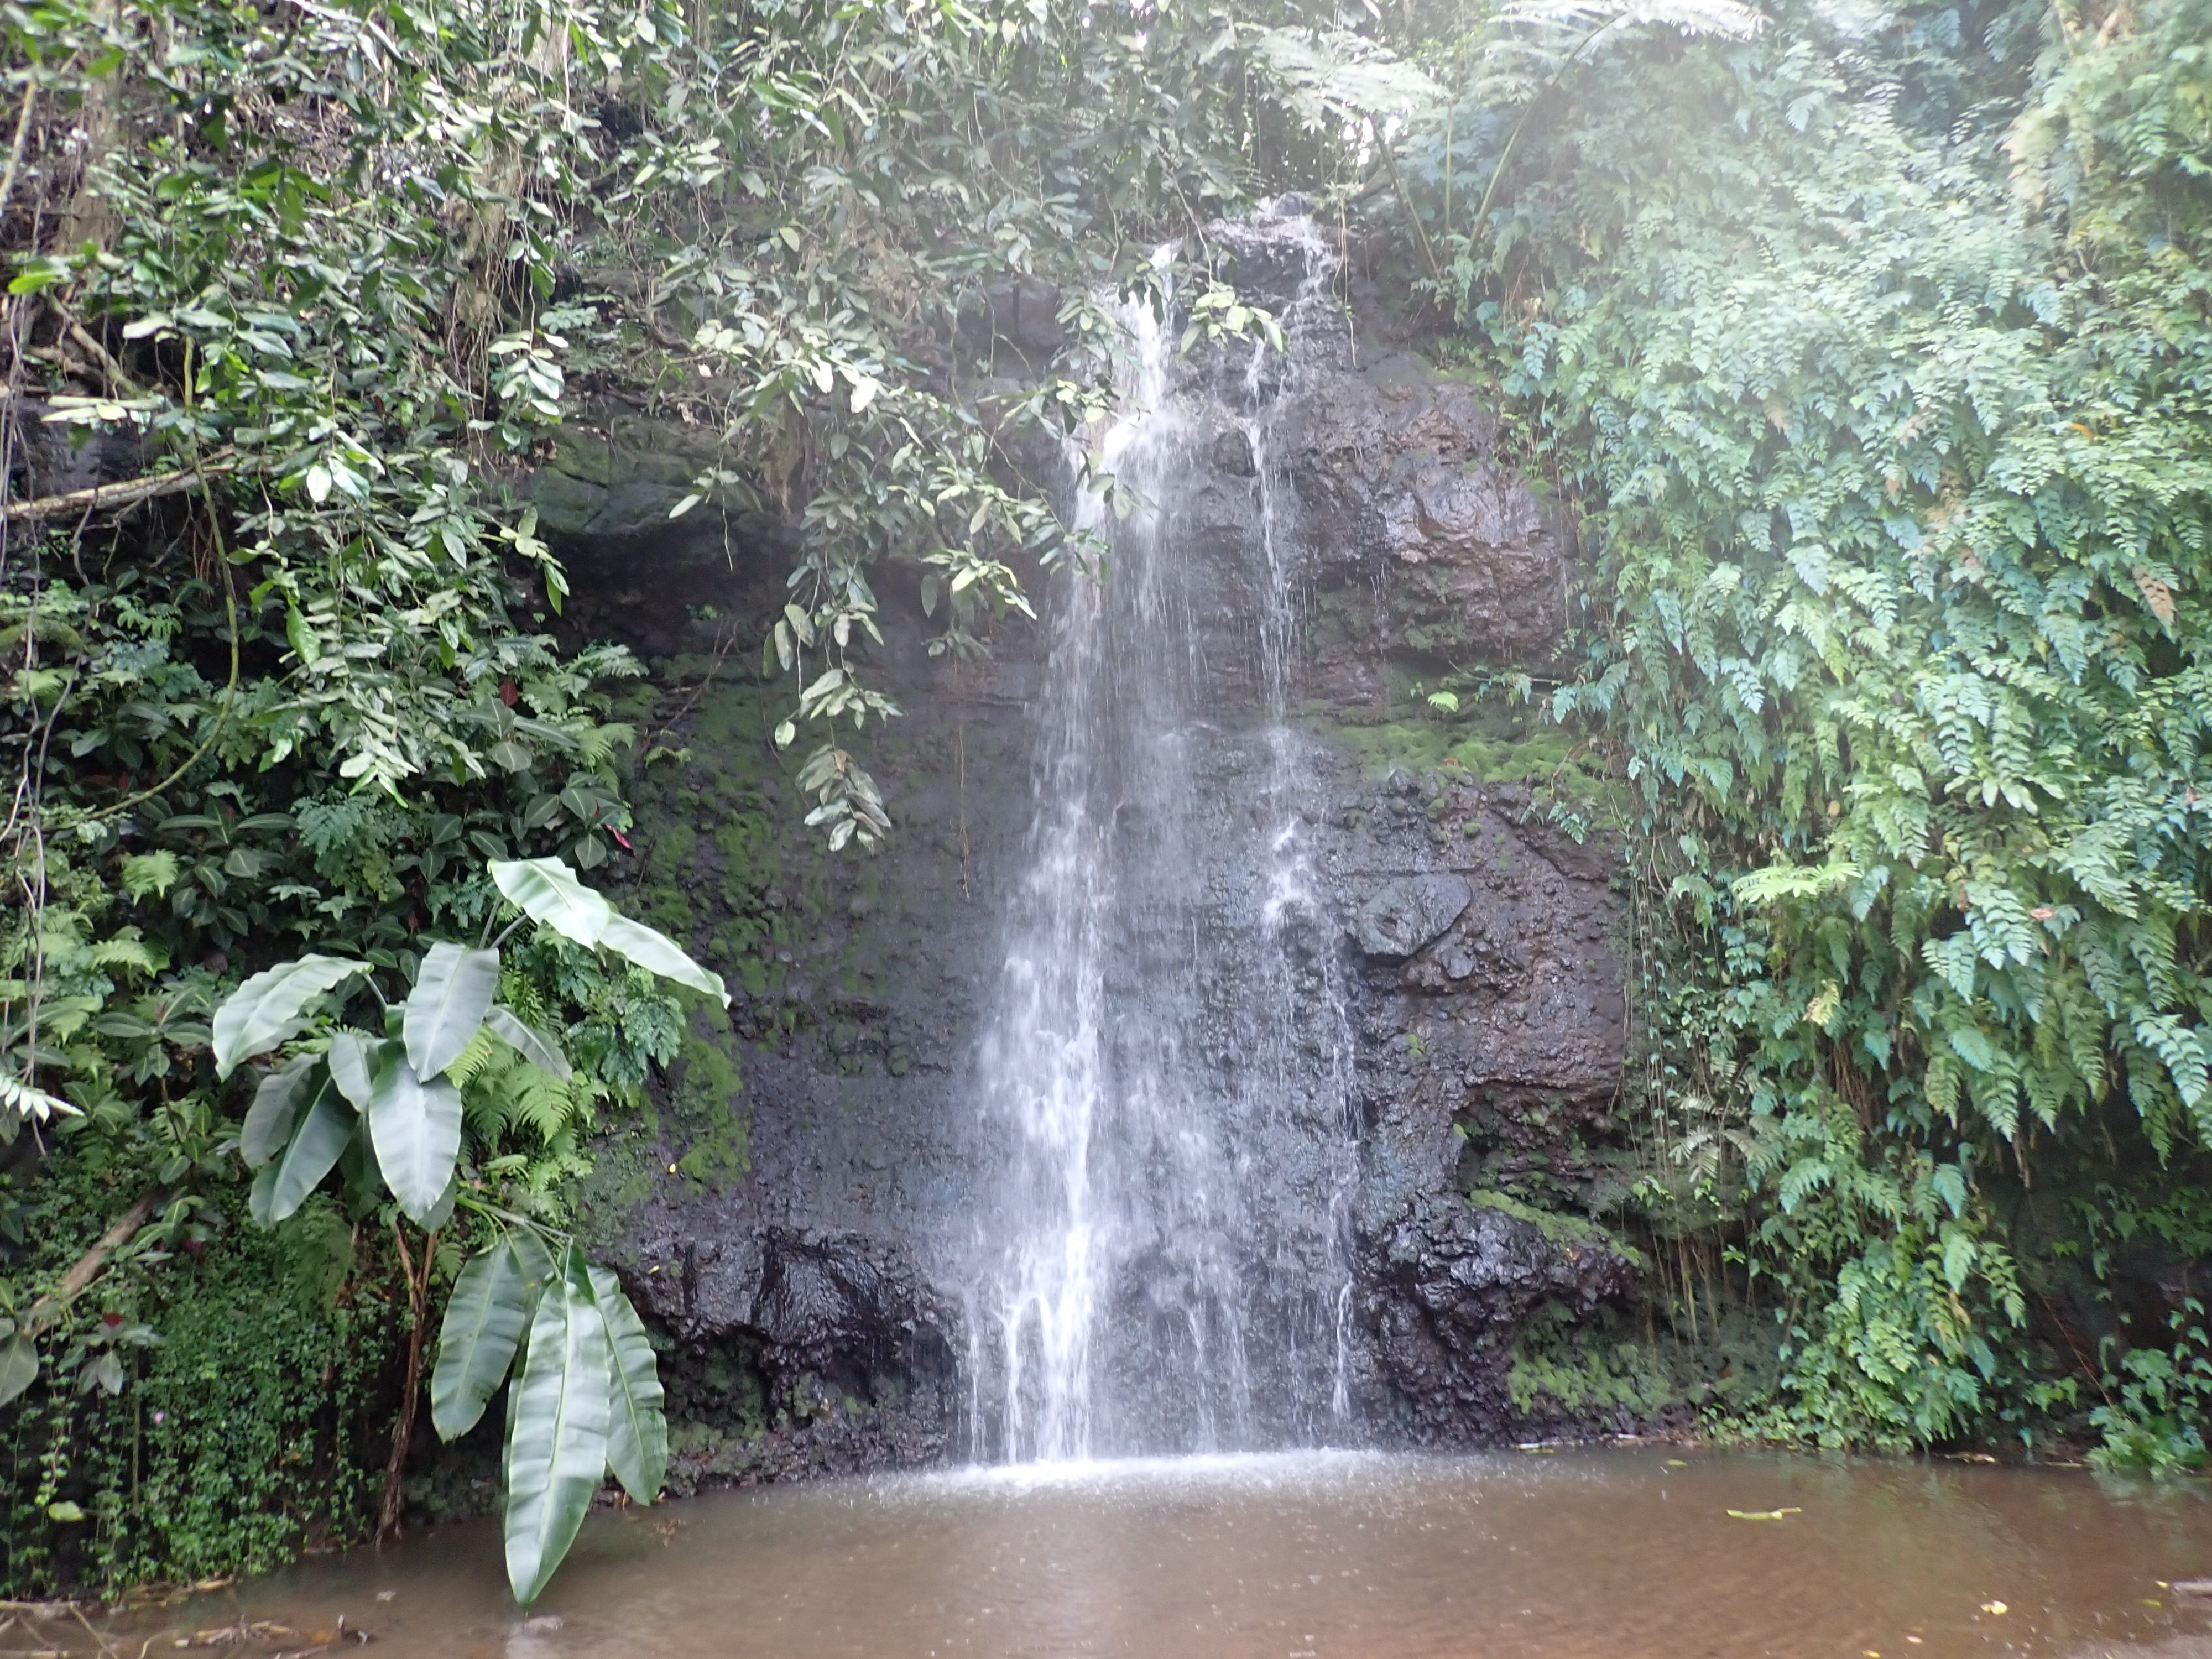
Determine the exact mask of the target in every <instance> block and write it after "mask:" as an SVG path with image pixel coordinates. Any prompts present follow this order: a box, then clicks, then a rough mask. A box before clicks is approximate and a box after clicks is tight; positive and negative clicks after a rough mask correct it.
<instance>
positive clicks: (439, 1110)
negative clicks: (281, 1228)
mask: <svg viewBox="0 0 2212 1659" xmlns="http://www.w3.org/2000/svg"><path fill="white" fill-rule="evenodd" d="M490 873H491V878H492V879H493V881H494V882H495V883H496V884H498V887H499V890H500V891H501V894H503V895H504V896H506V897H507V900H508V901H509V902H510V903H511V905H512V907H513V908H514V909H515V911H516V912H517V913H518V914H517V915H515V917H514V919H513V921H512V922H510V923H509V924H508V926H507V929H506V931H505V932H503V933H501V934H500V935H498V937H497V938H489V937H487V938H485V939H482V940H480V942H479V943H477V944H476V945H463V944H458V943H454V942H452V941H440V942H438V943H435V944H433V945H430V946H429V948H428V950H427V951H425V952H424V953H423V955H422V959H421V965H420V967H419V968H418V969H417V970H416V975H415V983H414V985H413V986H412V987H411V988H410V989H409V991H408V992H407V994H406V995H405V997H404V999H402V1000H398V1001H392V1000H387V999H386V995H385V994H384V991H383V989H382V987H380V986H379V984H378V982H377V975H376V970H375V969H374V968H373V967H372V966H371V964H369V963H366V962H360V961H356V960H354V959H352V958H349V957H326V956H305V957H300V958H298V959H297V960H296V961H292V962H287V963H281V964H280V965H278V966H276V967H274V968H270V969H266V970H265V971H264V972H262V973H258V974H256V975H253V976H252V978H251V979H249V980H247V981H246V982H245V983H244V984H243V985H241V986H240V987H239V988H238V989H237V990H236V991H235V992H234V993H233V994H231V995H230V996H229V997H228V999H226V1000H224V1002H223V1003H222V1006H220V1007H219V1008H217V1009H216V1013H215V1019H214V1022H213V1036H214V1049H215V1059H216V1071H217V1073H219V1074H220V1075H222V1076H223V1077H226V1078H227V1077H228V1076H230V1075H231V1074H232V1073H234V1072H235V1071H236V1070H237V1069H238V1068H239V1066H241V1065H243V1064H244V1063H245V1062H246V1061H247V1060H252V1059H255V1058H257V1057H259V1056H276V1061H275V1063H274V1064H273V1065H272V1066H271V1068H270V1070H269V1071H268V1073H266V1075H264V1077H263V1078H262V1079H261V1081H260V1084H259V1085H258V1087H257V1088H256V1090H255V1091H254V1096H253V1104H252V1108H251V1109H249V1110H248V1111H247V1113H246V1122H245V1127H244V1128H243V1130H242V1132H241V1133H240V1137H239V1152H240V1156H241V1157H242V1158H244V1159H245V1161H246V1164H248V1165H249V1166H251V1167H252V1168H253V1169H254V1170H256V1171H257V1174H256V1175H255V1176H254V1180H253V1188H252V1199H251V1208H252V1214H253V1216H254V1218H255V1219H257V1220H258V1221H259V1222H261V1223H262V1224H263V1225H272V1226H273V1225H276V1223H278V1222H281V1221H283V1219H285V1218H287V1217H288V1216H289V1215H291V1214H292V1213H293V1212H295V1211H296V1210H298V1209H299V1207H300V1206H301V1204H302V1203H303V1202H305V1201H306V1200H307V1196H308V1194H311V1193H313V1191H315V1189H316V1188H319V1186H321V1185H322V1184H323V1182H325V1180H327V1179H328V1178H329V1177H330V1176H331V1174H332V1173H333V1172H334V1171H335V1172H337V1175H338V1176H339V1178H340V1180H341V1182H343V1184H344V1185H345V1186H346V1187H348V1188H352V1189H356V1190H361V1189H369V1190H374V1188H378V1187H381V1188H383V1189H384V1190H385V1191H387V1192H389V1193H390V1194H391V1195H392V1199H393V1200H396V1201H397V1202H398V1207H399V1209H400V1210H401V1211H402V1212H404V1214H405V1215H406V1217H407V1218H408V1219H410V1220H411V1221H412V1222H414V1223H415V1224H416V1225H417V1226H418V1227H421V1228H422V1229H423V1230H424V1231H426V1232H427V1233H429V1234H431V1235H433V1236H434V1237H435V1235H436V1234H437V1233H438V1232H439V1231H441V1229H443V1228H445V1227H446V1226H447V1225H448V1224H449V1223H450V1222H451V1220H452V1218H453V1214H454V1212H455V1211H456V1210H457V1209H465V1210H467V1211H469V1212H472V1213H473V1215H474V1216H475V1218H477V1220H478V1221H479V1222H480V1223H482V1224H483V1226H484V1228H485V1229H486V1231H488V1232H489V1235H490V1237H489V1242H487V1243H483V1245H482V1246H481V1247H480V1248H478V1249H477V1250H476V1252H475V1253H474V1254H473V1255H471V1256H470V1257H469V1259H468V1261H466V1263H465V1265H464V1266H463V1267H461V1269H460V1271H459V1275H458V1276H457V1277H456V1279H454V1282H453V1290H452V1293H451V1295H450V1296H449V1297H448V1298H447V1305H446V1312H445V1318H444V1322H443V1324H442V1327H441V1330H440V1333H439V1338H438V1358H437V1364H436V1367H435V1370H434V1372H433V1374H432V1376H431V1381H430V1396H431V1408H430V1409H431V1421H432V1423H433V1424H434V1425H435V1426H436V1428H437V1431H438V1432H439V1434H440V1435H441V1436H442V1437H445V1438H446V1439H447V1440H451V1439H453V1438H454V1437H457V1436H459V1435H462V1434H465V1433H466V1432H467V1431H469V1430H470V1429H471V1428H473V1427H474V1426H475V1425H476V1424H477V1421H478V1419H481V1418H482V1416H483V1411H484V1407H485V1406H486V1404H487V1403H488V1402H489V1401H490V1399H491V1397H492V1395H494V1394H495V1393H496V1392H497V1391H498V1389H499V1388H500V1385H501V1383H507V1384H508V1390H507V1447H506V1455H505V1458H504V1460H503V1468H504V1471H505V1475H506V1480H505V1486H506V1500H507V1578H508V1582H509V1583H511V1584H512V1585H513V1589H514V1595H515V1599H516V1600H517V1601H521V1602H524V1603H528V1602H530V1601H534V1600H535V1599H536V1598H537V1595H538V1592H539V1591H540V1590H541V1589H544V1586H545V1583H546V1581H547V1580H548V1579H549V1578H550V1577H551V1576H552V1574H553V1571H554V1569H555V1568H556V1567H557V1566H558V1565H560V1563H561V1559H562V1557H563V1556H564V1555H566V1554H567V1553H568V1547H569V1545H570V1544H571V1543H573V1542H574V1540H575V1536H576V1532H577V1529H578V1528H580V1526H581V1525H582V1524H583V1520H584V1516H585V1513H586V1510H589V1509H590V1507H591V1504H592V1496H593V1494H594V1493H596V1492H598V1491H599V1486H600V1483H601V1481H602V1480H604V1479H605V1475H606V1474H607V1473H608V1471H609V1470H611V1471H612V1472H613V1474H614V1476H615V1478H616V1479H617V1480H619V1481H620V1482H621V1483H622V1486H623V1490H624V1491H625V1492H628V1493H629V1496H630V1497H631V1498H633V1499H635V1501H636V1502H638V1503H641V1504H650V1503H651V1502H653V1499H654V1498H657V1497H659V1493H660V1486H661V1480H662V1477H663V1476H664V1474H665V1473H666V1470H667V1464H668V1428H667V1424H666V1421H665V1418H664V1417H663V1415H662V1411H661V1388H660V1380H659V1374H658V1370H657V1369H656V1366H655V1364H654V1361H653V1345H652V1343H651V1341H650V1340H648V1339H647V1335H646V1331H645V1327H644V1325H643V1323H642V1322H641V1321H640V1320H639V1318H638V1316H637V1312H636V1310H635V1309H634V1308H632V1307H631V1306H630V1304H629V1297H626V1296H624V1295H623V1290H622V1286H621V1284H620V1283H619V1281H618V1280H617V1279H616V1277H615V1275H614V1273H612V1272H611V1271H610V1270H609V1269H607V1268H605V1267H595V1266H593V1265H592V1264H591V1263H590V1262H588V1261H586V1260H585V1258H584V1254H583V1251H582V1250H581V1249H580V1248H579V1247H578V1245H577V1244H576V1243H575V1242H574V1240H573V1239H571V1238H568V1237H565V1236H563V1235H562V1234H559V1233H556V1232H554V1231H550V1230H549V1229H547V1228H545V1227H544V1226H543V1225H540V1224H538V1222H536V1221H533V1220H532V1219H531V1218H528V1217H526V1216H524V1215H521V1214H520V1213H517V1212H514V1211H513V1210H511V1209H508V1208H507V1207H506V1206H502V1205H500V1204H498V1203H496V1202H494V1201H492V1200H491V1199H490V1198H489V1197H487V1196H486V1195H485V1194H484V1191H483V1185H482V1183H480V1182H475V1181H472V1180H471V1178H470V1170H469V1168H468V1158H467V1156H466V1139H467V1137H466V1133H465V1130H466V1120H467V1111H466V1105H465V1100H464V1095H465V1091H466V1090H467V1089H468V1088H469V1087H470V1086H471V1082H472V1080H473V1079H475V1078H477V1077H478V1076H481V1075H483V1068H482V1067H481V1066H480V1065H478V1066H472V1065H471V1063H470V1062H471V1059H472V1058H479V1057H480V1056H481V1054H482V1052H483V1050H484V1049H485V1048H487V1047H489V1046H491V1045H499V1046H501V1047H504V1048H507V1049H508V1050H510V1051H511V1052H512V1054H513V1056H514V1057H515V1059H516V1060H519V1061H520V1064H521V1065H523V1066H527V1067H531V1068H534V1069H535V1070H536V1071H538V1072H539V1073H543V1074H544V1075H545V1076H546V1077H548V1078H550V1079H554V1080H556V1081H560V1082H566V1081H567V1080H568V1077H569V1075H570V1067H569V1064H568V1059H567V1057H566V1056H565V1055H564V1054H562V1048H561V1044H560V1042H559V1040H558V1039H557V1038H556V1036H553V1035H551V1034H550V1033H549V1032H546V1031H544V1030H540V1029H538V1028H537V1027H535V1026H533V1025H532V1024H530V1023H529V1022H528V1021H527V1020H526V1019H525V1018H523V1017H522V1016H521V1015H520V1014H519V1013H518V1012H516V1011H515V1010H513V1008H511V1007H508V1006H505V1005H504V1004H502V1003H501V1002H500V1001H499V1000H498V997H499V993H500V946H501V944H503V943H504V942H505V941H506V939H507V937H508V935H509V934H511V933H513V931H514V930H515V929H516V928H517V927H521V926H522V925H523V924H524V923H525V922H526V921H530V922H535V923H536V924H537V925H538V926H539V927H544V928H547V929H550V931H552V932H553V933H556V934H558V935H559V936H560V937H561V938H562V939H568V940H570V941H571V942H573V943H574V944H576V945H584V946H586V947H589V948H593V949H599V950H605V951H613V952H614V953H616V954H617V955H618V956H620V957H625V958H627V959H628V960H629V962H631V963H635V964H636V965H637V966H639V967H641V968H644V969H647V970H648V971H650V972H652V973H654V974H657V975H661V976H663V977H665V978H667V979H671V980H673V981H677V982H678V983H679V984H682V985H685V986H688V987H691V988H693V989H695V990H698V991H703V992H705V993H707V994H710V995H713V996H716V997H719V998H720V1000H722V1002H723V1003H724V1004H725V1005H726V1004H727V1003H728V1001H729V996H728V994H727V993H726V992H725V991H724V989H723V988H722V981H721V980H720V977H718V976H717V975H714V974H712V973H710V972H708V970H707V969H704V968H702V967H701V966H699V964H698V963H696V962H694V961H693V960H692V959H691V958H690V957H689V956H687V955H686V954H685V953H684V951H682V950H681V949H680V948H679V947H678V945H676V943H675V942H674V941H673V940H672V939H669V938H668V937H667V936H666V935H665V934H664V933H659V932H657V931H655V930H654V929H653V928H651V927H646V926H644V925H643V924H642V923H640V922H636V921H631V920H629V918H628V917H626V916H623V915H617V913H616V912H615V910H614V908H613V907H612V906H611V905H610V904H609V903H608V902H607V901H606V900H605V899H604V898H602V897H601V896H599V894H597V893H595V892H593V891H592V890H591V889H589V888H587V887H586V886H584V885H583V884H581V883H580V882H579V881H578V880H577V879H576V876H575V873H574V871H572V870H571V869H570V868H569V867H568V866H567V865H565V864H563V863H562V862H561V860H558V859H527V860H499V861H495V862H494V863H493V864H492V865H491V866H490ZM489 927H490V924H489V922H488V923H487V924H486V933H487V935H489ZM364 991H365V992H367V993H368V994H369V995H370V996H371V997H372V998H374V1001H375V1003H376V1004H377V1006H378V1008H379V1010H380V1014H381V1019H380V1022H379V1027H380V1029H363V1028H362V1027H360V1026H356V1025H352V1024H346V1023H345V1021H344V1016H345V1013H346V1012H347V1010H348V1009H349V1007H350V1006H354V1005H356V1003H358V1002H359V1001H360V1000H361V994H362V993H363V992H364ZM429 1255H430V1251H429V1249H428V1248H426V1249H425V1251H424V1259H425V1263H426V1270H427V1263H428V1259H429ZM416 1352H417V1353H418V1355H419V1346H418V1347H417V1349H416ZM420 1383H421V1375H420V1370H419V1365H417V1364H410V1368H409V1375H408V1381H407V1400H406V1401H405V1403H404V1405H403V1407H402V1419H401V1420H402V1424H403V1428H402V1431H401V1433H400V1435H399V1437H398V1441H397V1442H396V1444H395V1460H396V1459H397V1458H398V1456H399V1455H402V1454H404V1443H405V1439H406V1429H407V1428H408V1427H411V1425H412V1419H413V1413H414V1400H415V1396H416V1394H417V1392H418V1390H419V1388H420ZM395 1467H396V1462H395Z"/></svg>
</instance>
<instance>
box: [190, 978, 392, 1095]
mask: <svg viewBox="0 0 2212 1659" xmlns="http://www.w3.org/2000/svg"><path fill="white" fill-rule="evenodd" d="M367 972H368V963H365V962H350V961H348V960H347V959H346V958H344V957H321V956H307V957H301V958H300V959H299V960H298V961H296V962H287V963H280V964H279V965H278V966H276V967H274V968H271V969H268V970H267V971H265V972H264V973H258V974H256V975H253V977H252V978H251V979H249V980H247V981H246V983H245V984H243V985H241V986H240V987H238V988H237V989H236V990H235V991H233V992H232V993H231V994H229V995H228V996H227V997H225V998H224V999H223V1002H222V1007H220V1008H218V1009H216V1011H215V1019H214V1022H213V1028H212V1029H213V1031H214V1035H215V1073H216V1076H217V1077H219V1078H227V1077H228V1076H229V1075H230V1074H231V1073H233V1072H234V1071H236V1070H237V1069H238V1067H239V1065H240V1062H241V1061H244V1060H251V1059H252V1057H253V1056H254V1055H256V1054H266V1053H268V1052H269V1050H270V1049H271V1048H275V1047H276V1045H277V1044H278V1043H280V1042H283V1041H284V1039H285V1038H287V1037H289V1036H296V1035H297V1034H298V1033H300V1032H301V1031H302V1030H306V1029H307V1009H308V1008H309V1007H310V1006H312V1005H313V1002H314V1000H315V999H316V998H318V997H319V996H321V995H322V994H323V993H325V991H329V990H332V989H335V988H336V987H338V986H340V985H343V984H344V983H345V982H346V981H348V980H349V979H351V978H352V977H353V976H354V975H356V974H365V973H367Z"/></svg>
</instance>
